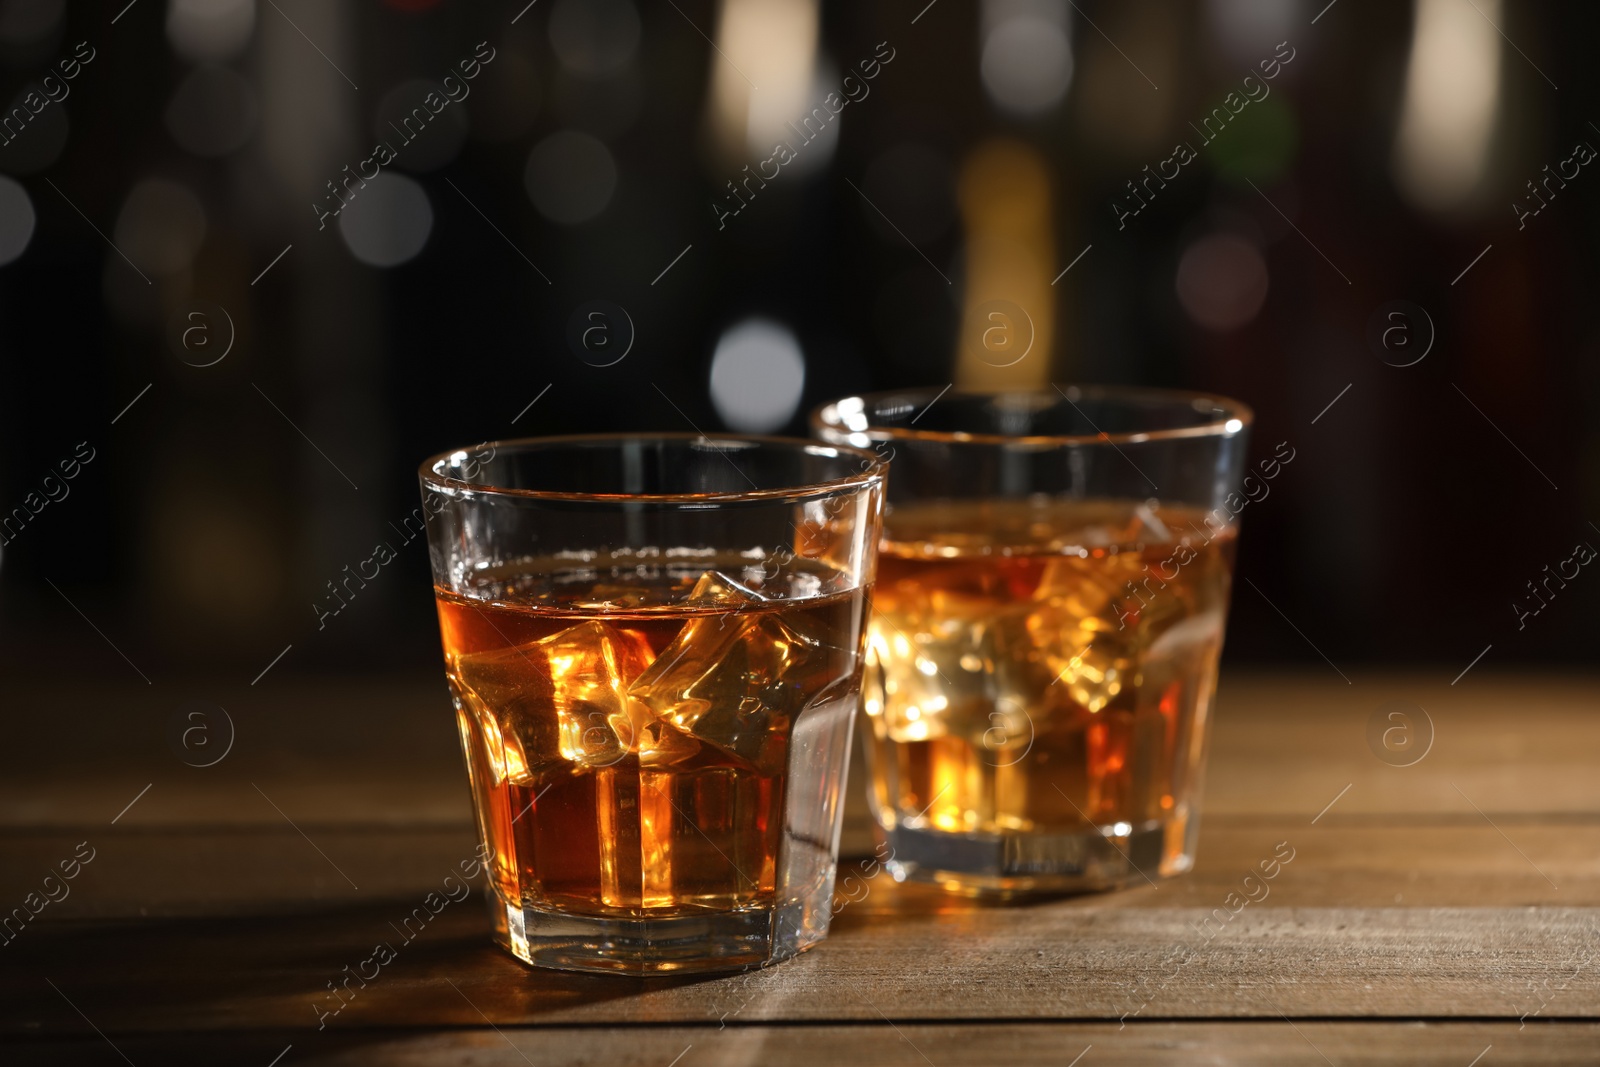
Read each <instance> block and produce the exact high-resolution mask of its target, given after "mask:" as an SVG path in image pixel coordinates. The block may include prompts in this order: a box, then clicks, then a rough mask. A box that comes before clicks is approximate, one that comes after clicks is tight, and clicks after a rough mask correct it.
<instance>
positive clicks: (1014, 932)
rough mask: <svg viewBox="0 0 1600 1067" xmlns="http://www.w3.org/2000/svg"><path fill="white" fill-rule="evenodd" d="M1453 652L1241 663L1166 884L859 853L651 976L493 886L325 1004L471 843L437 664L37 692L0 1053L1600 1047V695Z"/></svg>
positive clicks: (1431, 1056)
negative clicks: (223, 689)
mask: <svg viewBox="0 0 1600 1067" xmlns="http://www.w3.org/2000/svg"><path fill="white" fill-rule="evenodd" d="M1446 673H1448V672H1441V674H1440V677H1438V678H1430V677H1419V676H1416V675H1406V676H1399V675H1377V674H1373V675H1363V674H1357V675H1352V684H1349V685H1346V684H1345V683H1344V681H1343V680H1342V679H1340V678H1338V676H1337V675H1334V674H1332V672H1328V673H1327V674H1326V675H1321V674H1302V675H1294V676H1271V677H1267V676H1257V677H1249V676H1245V677H1231V678H1229V679H1228V680H1227V681H1226V683H1225V684H1224V687H1223V689H1222V693H1221V697H1220V705H1219V712H1218V718H1217V726H1216V733H1215V738H1214V745H1213V755H1212V759H1211V765H1210V774H1209V780H1210V787H1209V790H1210V792H1209V797H1208V799H1207V802H1206V812H1207V814H1206V816H1205V818H1204V819H1203V821H1202V829H1201V838H1200V849H1199V860H1198V864H1197V866H1196V869H1195V870H1194V871H1193V872H1192V873H1191V874H1189V875H1186V876H1184V877H1182V878H1177V879H1172V880H1167V881H1162V882H1160V884H1159V885H1157V886H1149V885H1139V886H1136V887H1135V888H1132V889H1129V890H1125V891H1123V892H1119V893H1111V894H1096V895H1088V896H1079V897H1072V898H1064V899H1056V900H1046V901H1038V902H1032V903H1028V904H1022V905H1012V906H1005V907H995V906H987V905H981V904H978V903H975V902H972V901H968V900H963V899H959V898H954V897H951V896H948V895H946V894H943V893H941V892H938V891H937V890H933V889H929V888H927V887H919V886H912V885H896V884H895V883H893V882H892V881H891V880H890V879H888V878H887V877H883V876H879V877H877V878H874V879H865V878H863V877H862V875H861V870H862V868H861V864H860V863H859V862H858V861H856V860H853V859H850V858H848V857H847V858H846V859H845V860H844V861H843V862H842V864H841V878H842V879H844V878H846V877H847V876H851V875H854V876H855V878H856V880H855V881H853V882H850V881H847V882H845V885H847V886H849V887H850V888H849V889H848V890H847V895H848V896H849V897H852V898H854V899H849V900H845V899H843V897H842V898H841V901H840V903H839V908H840V910H839V912H838V914H837V916H836V919H835V924H834V933H833V936H831V937H830V938H829V940H828V941H826V942H825V943H824V944H822V945H821V946H819V947H818V948H817V949H815V950H814V951H812V952H810V953H808V954H806V955H805V956H803V957H802V958H800V959H798V960H795V961H792V962H789V963H785V964H783V965H781V966H778V967H774V968H770V969H767V970H763V971H758V972H752V973H749V974H743V975H734V976H727V977H720V978H701V979H658V980H649V981H645V980H629V979H618V978H601V977H591V976H582V975H566V974H561V973H558V972H550V971H540V970H534V969H530V968H527V967H524V966H523V965H521V964H520V963H518V962H516V961H515V960H513V959H511V958H510V957H509V956H507V955H506V954H504V953H503V952H501V951H499V950H498V949H496V948H494V947H493V946H492V945H491V944H490V943H489V941H488V937H487V922H486V919H485V917H484V914H483V910H482V902H481V900H479V899H477V897H476V896H474V898H472V899H470V900H468V901H463V902H461V903H459V904H453V905H451V906H450V907H449V908H448V909H446V911H445V912H444V913H443V914H442V915H440V916H439V918H438V919H437V920H435V921H434V922H433V923H432V924H430V926H429V928H428V929H427V930H426V932H425V933H424V934H423V935H422V936H420V937H418V938H417V939H416V940H415V941H414V942H409V943H405V944H404V945H402V946H401V948H400V953H399V958H398V959H397V960H396V961H395V962H394V963H393V964H391V965H389V966H388V967H386V968H385V969H384V971H383V973H382V974H381V975H380V976H379V978H378V979H376V980H374V981H372V982H371V983H370V984H369V985H368V986H367V987H366V988H364V989H361V990H360V991H359V993H358V994H357V996H356V997H355V998H354V999H353V1000H352V1001H351V1002H350V1003H349V1004H348V1005H346V1006H345V1007H344V1008H343V1010H342V1011H341V1012H340V1013H339V1014H338V1015H337V1016H331V1017H328V1018H327V1020H326V1022H327V1025H326V1027H325V1028H324V1029H323V1030H321V1031H319V1030H318V1029H317V1024H318V1019H319V1016H318V1008H319V1007H320V1008H322V1009H323V1010H326V1009H327V1007H328V1006H329V1005H330V997H331V994H330V993H329V991H328V988H327V985H328V983H329V982H330V981H332V980H334V979H336V978H337V977H339V976H340V975H341V973H342V968H343V967H344V966H345V965H346V964H354V963H355V962H357V961H359V960H361V959H363V958H365V957H366V956H367V955H368V954H369V953H370V952H371V949H372V946H373V945H374V944H375V943H377V942H378V941H382V940H388V941H390V942H396V941H398V940H399V937H398V935H397V934H396V932H395V929H394V927H393V926H392V925H391V924H393V923H396V922H398V920H399V919H400V918H401V917H402V916H404V915H405V914H407V913H408V912H409V911H410V910H411V909H412V908H413V907H414V906H416V905H417V904H418V903H420V901H421V898H422V896H423V894H425V893H427V892H428V891H429V890H431V889H433V888H435V887H436V886H437V884H438V883H439V882H440V880H442V878H443V875H444V872H445V871H446V870H448V869H449V868H450V867H451V866H452V865H453V864H454V863H455V862H456V861H457V860H459V859H460V858H461V857H463V856H465V855H467V854H468V853H469V852H470V851H471V849H472V847H473V844H474V836H473V830H472V827H471V822H470V818H469V812H468V809H467V804H466V789H465V782H464V776H463V774H462V771H461V764H460V757H459V755H458V754H457V752H456V747H455V746H456V741H455V738H454V736H453V729H452V727H451V724H450V721H449V717H448V715H447V714H445V711H444V702H443V696H442V685H441V684H440V683H438V682H436V681H434V680H431V679H430V680H428V681H423V680H422V679H420V678H419V679H410V680H408V679H399V680H391V681H389V682H385V683H378V684H371V683H365V682H363V683H355V682H349V683H338V682H335V683H326V682H322V681H306V680H296V679H294V678H293V677H292V676H285V677H282V678H275V679H274V683H275V686H274V687H273V688H271V689H270V690H268V691H251V692H249V693H247V694H246V695H245V696H243V697H241V698H239V699H238V700H235V701H234V703H233V704H231V705H230V706H229V711H230V714H232V715H233V716H234V718H235V723H236V726H237V728H238V734H237V738H236V741H235V749H234V750H233V751H232V752H231V753H230V754H229V756H228V758H227V759H226V760H224V761H223V762H222V763H220V764H218V765H217V766H215V767H211V768H205V769H197V768H192V767H187V766H184V765H183V764H182V763H180V762H179V761H178V760H177V758H176V756H175V755H174V754H173V753H172V752H171V750H170V749H168V748H167V747H166V743H165V741H164V739H163V736H162V731H163V729H164V725H165V722H166V719H167V718H168V717H169V716H170V712H171V710H172V708H171V707H170V706H169V705H170V698H158V697H157V696H155V695H152V694H150V693H146V692H130V691H129V690H127V689H123V690H118V691H116V692H115V693H112V692H110V691H101V690H97V689H95V688H93V687H86V688H84V689H82V690H70V689H69V691H68V692H67V693H65V694H60V693H57V694H54V696H55V700H56V703H55V704H54V705H53V706H54V707H58V708H59V709H61V710H62V712H63V713H64V714H66V715H67V716H68V720H69V721H72V722H74V723H75V724H76V726H78V727H79V728H78V729H77V730H76V732H74V734H73V735H72V744H71V747H70V748H68V747H63V746H62V744H61V740H62V739H61V737H60V736H59V727H58V726H56V725H54V723H53V721H52V720H49V719H46V718H44V717H27V716H24V717H22V720H21V722H20V723H19V726H18V730H19V734H18V737H17V738H16V744H14V745H10V746H7V747H6V748H5V749H4V750H3V751H0V908H11V907H14V906H15V905H17V904H20V903H21V902H22V901H23V899H24V897H25V895H26V894H27V893H29V892H32V891H34V889H35V888H36V887H37V886H38V884H39V882H40V880H41V879H42V878H43V876H44V874H45V873H46V872H47V871H48V870H50V869H51V868H53V867H54V866H55V864H56V863H57V862H58V861H59V860H60V859H61V858H64V857H66V856H69V855H71V853H72V850H73V848H74V846H75V845H76V844H77V843H78V842H80V841H89V842H91V843H92V845H93V847H94V848H95V849H96V856H95V859H94V861H93V862H92V863H91V864H89V865H87V866H86V867H84V869H83V871H82V873H81V875H80V876H79V877H78V878H77V879H76V880H74V881H73V883H72V892H71V895H70V896H69V897H68V898H66V899H64V900H62V901H60V902H58V903H53V904H51V905H49V906H48V907H47V908H46V909H45V910H44V911H43V912H42V913H41V914H40V916H39V917H38V918H37V919H36V920H34V921H33V922H31V923H29V924H28V925H27V926H26V927H24V928H23V929H22V931H21V933H20V935H18V936H16V937H15V938H14V939H13V940H12V941H10V942H9V943H8V944H5V945H4V946H0V1004H3V1005H4V1007H3V1008H0V1040H4V1041H5V1042H6V1044H7V1046H8V1048H7V1050H6V1053H5V1054H4V1056H3V1057H0V1058H3V1059H4V1061H5V1062H6V1063H8V1064H9V1063H12V1062H19V1063H68V1062H79V1061H80V1060H81V1061H83V1062H101V1061H103V1062H118V1061H117V1059H116V1054H115V1053H114V1052H113V1051H112V1050H111V1049H110V1048H108V1047H107V1043H106V1039H107V1038H109V1039H110V1040H111V1041H112V1042H115V1044H116V1045H118V1046H119V1048H120V1049H121V1050H122V1051H123V1052H125V1053H126V1054H127V1055H128V1056H129V1057H130V1058H131V1059H132V1060H133V1061H134V1062H138V1063H143V1062H146V1061H150V1062H164V1063H180V1064H181V1063H188V1062H195V1063H199V1062H207V1063H210V1062H218V1061H220V1060H223V1059H227V1060H230V1061H234V1060H236V1061H238V1062H258V1063H260V1064H261V1065H263V1067H264V1065H265V1064H267V1063H269V1062H270V1061H271V1060H272V1057H273V1056H275V1055H277V1054H278V1052H280V1051H281V1050H282V1049H283V1048H284V1046H285V1045H289V1044H293V1045H294V1046H295V1050H294V1053H293V1062H311V1063H340V1064H368V1063H374V1064H376V1063H385V1064H388V1063H394V1064H408V1063H422V1062H430V1063H431V1062H438V1061H440V1060H448V1061H450V1062H457V1061H459V1062H470V1063H483V1064H500V1063H506V1064H511V1063H517V1064H522V1063H524V1062H529V1061H531V1062H534V1063H537V1064H539V1065H540V1067H544V1065H545V1064H549V1063H555V1064H563V1063H589V1062H617V1063H639V1064H656V1065H660V1067H666V1065H667V1064H669V1063H671V1062H672V1060H673V1059H674V1057H676V1056H678V1055H679V1054H680V1053H681V1052H683V1051H684V1049H685V1048H687V1047H688V1046H690V1045H692V1046H693V1050H692V1052H691V1053H689V1054H685V1056H684V1058H683V1060H682V1061H681V1067H693V1065H694V1064H697V1063H747V1062H762V1063H776V1064H780V1065H781V1064H785V1063H799V1062H805V1063H819V1062H820V1063H831V1062H837V1061H839V1060H841V1059H844V1058H845V1057H850V1058H859V1057H861V1056H870V1057H871V1058H872V1059H874V1060H875V1061H882V1062H884V1063H890V1064H895V1063H929V1062H931V1063H933V1064H937V1065H939V1067H945V1065H946V1064H950V1065H959V1064H969V1063H995V1062H1001V1063H1013V1062H1032V1061H1040V1062H1051V1063H1059V1064H1067V1063H1070V1062H1071V1060H1072V1058H1073V1057H1074V1056H1077V1055H1078V1054H1079V1052H1080V1051H1082V1049H1083V1048H1084V1047H1085V1046H1087V1045H1090V1044H1093V1045H1094V1049H1093V1051H1092V1053H1091V1054H1090V1055H1089V1056H1087V1057H1085V1059H1084V1061H1083V1067H1093V1064H1095V1063H1106V1062H1150V1061H1151V1060H1152V1059H1168V1058H1179V1059H1184V1060H1198V1061H1209V1060H1225V1061H1227V1062H1237V1063H1324V1062H1329V1061H1333V1062H1345V1061H1351V1060H1358V1059H1359V1060H1361V1061H1363V1062H1376V1063H1450V1064H1455V1065H1457V1067H1466V1065H1467V1064H1469V1063H1471V1062H1472V1061H1473V1059H1474V1057H1476V1056H1478V1055H1479V1054H1480V1053H1481V1052H1483V1050H1484V1049H1485V1048H1486V1047H1487V1046H1489V1045H1491V1044H1492V1045H1493V1046H1494V1048H1493V1051H1492V1052H1491V1053H1490V1054H1489V1056H1488V1057H1486V1058H1485V1059H1484V1060H1483V1063H1484V1065H1485V1067H1490V1065H1492V1063H1494V1062H1507V1061H1514V1062H1529V1063H1577V1062H1585V1063H1593V1062H1600V1055H1597V1050H1600V1030H1597V1026H1600V1023H1592V1022H1590V1021H1589V1020H1600V776H1597V775H1596V774H1594V772H1593V768H1594V767H1595V766H1596V765H1600V716H1597V715H1595V714H1594V711H1595V708H1596V706H1597V701H1596V696H1597V694H1600V687H1597V686H1596V685H1595V683H1594V682H1593V681H1592V680H1589V679H1584V678H1540V679H1538V680H1537V681H1534V680H1530V679H1527V678H1517V677H1504V676H1503V677H1497V676H1495V675H1493V674H1491V673H1489V672H1487V671H1485V670H1483V668H1481V667H1480V668H1478V669H1476V670H1475V671H1474V672H1473V673H1472V674H1470V675H1469V676H1468V678H1467V679H1465V680H1463V681H1462V682H1461V683H1460V684H1459V685H1457V686H1454V687H1452V686H1451V685H1450V684H1449V683H1450V678H1449V677H1445V676H1444V675H1445V674H1446ZM197 688H203V687H197ZM30 699H35V698H30ZM36 699H41V700H42V699H44V696H43V695H40V696H39V697H37V698H36ZM1391 700H1396V701H1402V700H1403V701H1409V702H1411V703H1413V704H1416V705H1418V706H1420V707H1422V708H1425V709H1426V710H1427V712H1428V714H1429V716H1430V717H1431V718H1432V720H1433V725H1434V732H1435V736H1434V744H1433V747H1432V748H1431V749H1430V750H1429V752H1428V755H1427V756H1426V757H1425V758H1424V759H1423V760H1422V761H1421V762H1419V763H1417V764H1416V765H1414V766H1411V767H1393V766H1389V765H1387V764H1384V763H1383V762H1381V761H1380V760H1378V759H1377V758H1376V756H1375V755H1374V754H1373V753H1372V751H1371V750H1370V749H1369V748H1368V745H1367V737H1366V727H1367V720H1368V718H1369V717H1370V715H1371V713H1372V712H1373V711H1374V710H1376V709H1377V708H1378V707H1379V706H1380V705H1382V704H1384V703H1385V702H1387V701H1391ZM375 721H384V722H386V723H387V724H388V726H387V727H386V728H385V729H383V730H373V729H372V728H371V727H370V725H369V724H370V723H372V722H375ZM145 785H150V786H151V788H150V790H149V792H148V793H147V794H145V795H144V796H143V797H142V798H141V799H140V800H139V801H138V803H137V804H135V805H134V806H133V807H132V808H130V809H128V810H127V811H126V813H125V814H123V815H121V816H118V812H119V811H122V809H123V808H124V807H125V806H126V805H127V804H128V802H129V801H130V800H131V799H132V798H133V797H134V795H135V794H137V793H138V792H139V791H140V790H141V789H143V788H144V786H145ZM850 795H851V796H852V798H853V799H852V807H851V809H850V811H849V812H848V813H847V820H848V821H847V825H848V826H849V827H850V828H851V829H850V832H849V833H848V834H847V852H854V853H857V854H861V853H864V852H865V851H866V850H867V849H868V848H869V847H870V841H871V838H870V832H869V827H868V824H867V820H866V814H865V811H864V809H863V808H862V807H861V805H860V804H859V796H860V791H859V789H852V790H851V794H850ZM114 817H116V822H115V823H114V824H113V821H112V820H113V818H114ZM1280 842H1287V843H1288V845H1289V846H1290V847H1292V848H1293V849H1294V859H1293V861H1292V862H1291V863H1289V864H1288V865H1286V866H1284V867H1283V868H1282V870H1281V871H1280V873H1279V874H1278V876H1277V877H1276V878H1274V879H1273V880H1272V881H1271V882H1270V883H1269V885H1268V889H1269V892H1268V893H1267V894H1266V895H1265V896H1264V897H1261V899H1258V900H1256V901H1253V902H1251V903H1248V904H1241V903H1240V901H1241V899H1242V897H1241V896H1240V895H1234V896H1230V894H1238V893H1239V891H1240V890H1241V889H1242V888H1243V878H1244V875H1245V873H1246V872H1247V871H1248V870H1250V869H1251V868H1253V867H1255V866H1256V864H1257V863H1258V861H1260V860H1262V859H1265V858H1267V857H1268V856H1270V855H1271V854H1272V853H1273V851H1274V849H1275V847H1277V846H1278V844H1279V843H1280ZM1256 895H1257V896H1260V892H1259V890H1257V891H1256ZM68 998H70V1000H71V1004H69V1003H68V1002H67V1001H68ZM333 1003H337V1002H333ZM80 1011H81V1013H82V1014H80ZM85 1016H87V1017H88V1018H89V1019H92V1020H93V1024H94V1026H96V1027H98V1028H99V1030H100V1031H101V1032H102V1033H103V1034H104V1035H105V1037H103V1038H102V1037H97V1036H95V1032H94V1031H93V1030H92V1029H90V1027H89V1025H87V1024H86V1022H85ZM1290 1020H1292V1022H1291V1021H1290ZM496 1028H499V1029H498V1031H497V1030H496ZM512 1042H514V1043H515V1047H513V1045H512ZM524 1057H526V1059H525V1058H524ZM284 1062H285V1064H286V1065H287V1064H288V1063H289V1062H290V1061H289V1060H285V1061H284Z"/></svg>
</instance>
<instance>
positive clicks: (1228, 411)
mask: <svg viewBox="0 0 1600 1067" xmlns="http://www.w3.org/2000/svg"><path fill="white" fill-rule="evenodd" d="M1050 385H1051V386H1052V387H1053V388H1054V390H1055V391H1054V393H1051V392H1050V391H1049V390H1046V389H1043V388H1037V389H1035V388H1025V389H1017V388H1012V389H1006V388H1000V389H955V388H953V387H951V386H945V387H944V388H943V389H935V387H933V386H913V387H911V388H909V389H885V390H882V391H879V392H872V393H858V394H854V395H851V396H842V397H838V398H836V399H833V400H829V401H827V402H826V403H823V404H819V405H817V407H815V408H813V409H812V411H811V417H810V420H809V421H810V423H811V428H812V429H813V430H814V431H817V432H824V431H825V432H828V433H837V434H840V435H851V436H854V435H860V436H863V437H865V438H867V439H868V440H872V441H926V442H943V443H952V442H955V443H962V444H991V445H1011V446H1022V447H1045V446H1063V445H1096V444H1109V445H1126V444H1142V443H1145V442H1148V441H1173V440H1182V439H1185V438H1198V437H1233V436H1236V435H1238V434H1242V433H1244V432H1245V431H1246V430H1248V429H1249V428H1250V426H1251V425H1252V424H1253V423H1254V422H1255V412H1254V411H1252V410H1251V408H1250V406H1249V405H1248V404H1245V403H1243V402H1241V401H1238V400H1233V399H1231V398H1229V397H1225V396H1220V395H1218V394H1216V393H1197V392H1189V391H1187V390H1182V389H1155V388H1147V387H1145V386H1139V385H1068V386H1066V387H1065V388H1062V387H1061V386H1059V385H1056V383H1054V382H1051V383H1050ZM946 396H951V397H990V398H993V397H1001V396H1056V397H1059V398H1060V399H1062V400H1065V401H1066V402H1067V403H1069V404H1072V405H1073V406H1074V407H1076V406H1077V401H1079V400H1082V399H1104V400H1112V401H1116V400H1123V401H1160V402H1166V403H1170V404H1182V405H1187V406H1189V407H1190V408H1191V409H1192V410H1198V409H1197V408H1196V407H1195V402H1196V401H1207V402H1209V403H1211V404H1212V406H1213V407H1214V409H1215V410H1216V411H1217V412H1218V414H1217V415H1216V417H1214V418H1212V419H1210V420H1209V421H1207V422H1202V423H1199V424H1197V425H1194V426H1179V427H1169V428H1163V429H1154V430H1124V431H1118V432H1117V433H1104V432H1096V433H1084V434H1049V433H1046V434H1004V433H990V432H986V431H968V430H920V429H917V428H916V427H914V426H910V425H907V426H886V425H882V424H869V425H868V426H867V427H866V428H865V429H861V430H856V429H852V428H850V427H849V426H846V425H844V424H843V423H842V422H839V421H838V420H837V412H838V410H839V405H840V404H844V403H847V402H850V401H856V402H859V403H860V404H861V406H862V409H863V411H865V410H867V409H868V408H870V406H871V405H873V404H874V403H875V402H877V401H882V400H887V399H891V398H906V399H917V398H922V397H931V399H930V400H929V402H928V404H927V406H926V407H924V408H923V411H926V410H927V409H928V408H929V407H932V406H933V404H934V402H936V401H938V400H940V399H942V398H944V397H946ZM919 417H920V413H919ZM1085 418H1086V419H1087V416H1085ZM1235 423H1237V425H1235ZM1090 425H1091V426H1092V425H1094V424H1093V423H1092V422H1091V423H1090ZM830 443H831V442H830ZM841 447H847V446H841Z"/></svg>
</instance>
